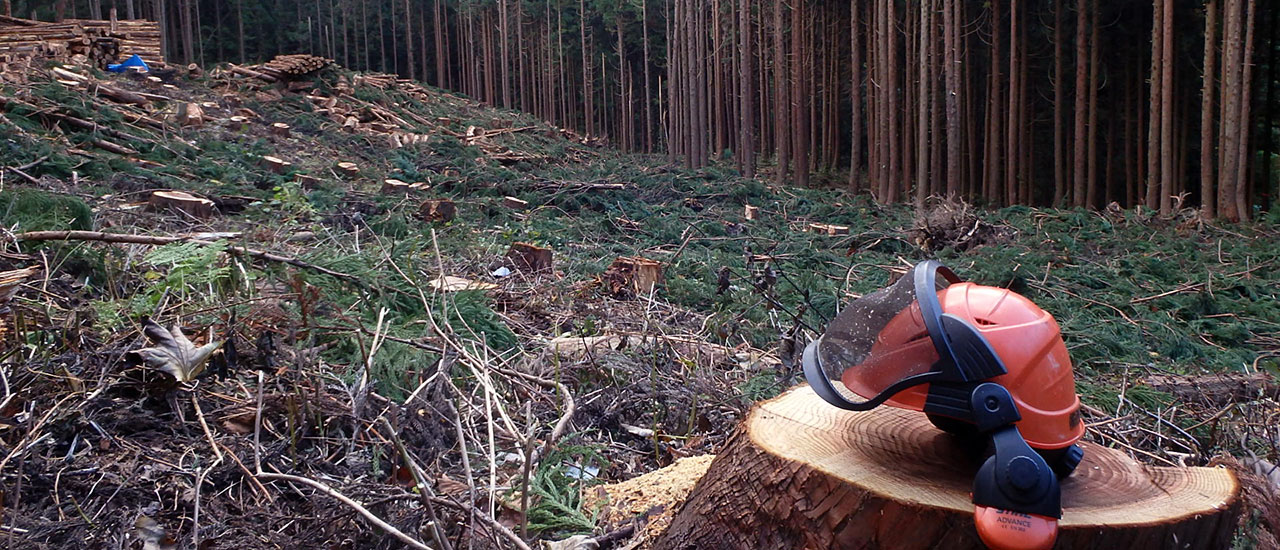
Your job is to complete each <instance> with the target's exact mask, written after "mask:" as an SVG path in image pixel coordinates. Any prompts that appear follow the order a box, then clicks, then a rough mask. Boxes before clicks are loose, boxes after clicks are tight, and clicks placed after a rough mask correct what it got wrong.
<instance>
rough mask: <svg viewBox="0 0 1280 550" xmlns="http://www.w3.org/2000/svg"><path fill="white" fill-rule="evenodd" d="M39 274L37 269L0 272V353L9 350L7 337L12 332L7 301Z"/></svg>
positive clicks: (29, 268) (28, 268) (11, 321)
mask: <svg viewBox="0 0 1280 550" xmlns="http://www.w3.org/2000/svg"><path fill="white" fill-rule="evenodd" d="M39 272H40V268H38V267H27V268H23V269H15V270H12V271H0V352H4V351H7V350H8V349H9V340H10V338H9V335H10V334H12V333H13V332H14V331H13V330H12V329H11V328H10V327H12V326H13V320H12V319H11V315H10V313H12V311H11V310H10V308H9V301H10V300H12V299H13V296H14V295H15V294H17V293H18V289H19V288H21V285H22V283H25V282H26V281H27V279H30V278H31V277H32V276H34V275H35V274H36V273H39Z"/></svg>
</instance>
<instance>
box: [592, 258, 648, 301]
mask: <svg viewBox="0 0 1280 550" xmlns="http://www.w3.org/2000/svg"><path fill="white" fill-rule="evenodd" d="M600 280H601V282H603V283H604V285H605V291H606V292H608V293H609V294H611V295H613V296H614V297H617V298H632V297H635V296H648V295H649V294H650V293H651V292H653V287H654V286H656V285H657V284H658V283H661V282H662V262H659V261H657V260H650V259H648V258H641V257H638V256H637V257H628V256H623V257H621V258H618V259H616V260H614V261H613V265H610V266H609V269H607V270H605V272H604V273H603V274H602V275H600Z"/></svg>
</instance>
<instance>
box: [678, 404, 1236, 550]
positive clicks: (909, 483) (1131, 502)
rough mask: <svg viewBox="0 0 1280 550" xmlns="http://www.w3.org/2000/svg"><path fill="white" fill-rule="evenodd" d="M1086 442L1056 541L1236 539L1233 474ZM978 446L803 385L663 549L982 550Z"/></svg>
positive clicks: (731, 450) (1068, 485) (746, 443)
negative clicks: (841, 402) (973, 496)
mask: <svg viewBox="0 0 1280 550" xmlns="http://www.w3.org/2000/svg"><path fill="white" fill-rule="evenodd" d="M1081 446H1082V447H1083V448H1084V451H1085V454H1084V461H1083V462H1082V463H1081V464H1080V466H1079V467H1078V468H1077V469H1076V471H1075V473H1074V474H1072V476H1071V477H1070V478H1069V479H1067V480H1066V481H1065V482H1064V484H1063V488H1062V493H1063V494H1062V502H1063V518H1062V520H1061V521H1060V523H1059V532H1058V539H1057V545H1056V546H1055V548H1174V547H1177V548H1184V549H1209V548H1225V547H1227V546H1229V541H1230V540H1231V535H1232V533H1233V531H1234V530H1235V527H1236V519H1237V517H1238V515H1239V514H1240V512H1241V499H1240V498H1239V497H1238V490H1239V487H1238V483H1237V481H1236V479H1235V476H1234V475H1233V474H1232V473H1231V472H1230V471H1228V470H1225V469H1222V468H1160V467H1148V466H1141V465H1139V464H1138V463H1136V462H1135V461H1134V460H1133V459H1131V458H1129V456H1128V455H1126V454H1125V453H1124V452H1122V451H1119V450H1115V449H1110V448H1106V447H1102V446H1099V445H1094V444H1092V443H1083V444H1082V445H1081ZM971 452H972V451H971V450H969V449H967V448H966V447H965V446H964V445H963V444H962V443H961V442H960V441H958V440H957V439H956V438H954V437H952V436H948V435H946V434H944V433H942V432H940V431H938V430H937V429H936V428H934V427H933V426H932V425H931V424H930V423H929V421H928V420H927V419H926V417H925V415H923V414H920V413H918V412H912V411H905V410H902V409H897V408H893V407H887V406H885V407H878V408H876V409H873V410H872V411H870V412H862V413H855V412H847V411H842V410H839V409H836V408H835V407H831V406H829V405H827V404H826V403H823V402H822V400H821V399H820V398H818V396H817V395H815V394H814V393H813V390H811V389H809V388H808V387H800V388H796V389H793V390H791V391H789V392H787V393H785V394H783V395H782V396H780V397H777V398H775V399H773V400H770V401H767V402H764V403H761V404H759V405H757V406H756V408H755V409H753V410H752V411H751V413H750V414H749V415H748V417H747V419H746V421H745V422H744V424H743V426H742V428H740V429H739V431H738V432H737V433H736V434H735V435H734V436H733V438H732V439H730V441H729V442H728V443H727V444H726V447H725V449H724V451H722V452H721V453H720V454H719V455H718V456H717V457H716V458H715V460H714V461H713V462H712V463H711V466H710V467H709V468H708V469H707V471H706V473H705V474H704V475H703V476H702V478H701V479H700V480H699V481H698V482H697V484H696V485H695V486H694V488H693V490H692V492H690V494H689V497H688V499H687V500H685V502H684V504H683V505H682V506H680V508H679V511H678V512H677V513H676V515H675V517H674V518H673V519H672V521H671V524H670V527H669V528H668V529H667V530H666V532H665V533H664V534H663V535H661V536H660V537H659V538H658V539H657V541H656V542H655V544H654V546H653V548H654V549H655V550H692V549H701V548H716V549H725V550H733V549H747V548H752V549H754V548H768V549H770V550H788V549H796V550H799V549H802V548H822V549H831V550H845V549H855V548H856V549H895V550H897V549H903V550H912V549H938V548H941V549H952V550H954V549H977V548H982V547H983V546H982V544H981V542H980V541H979V540H978V536H977V532H976V530H975V529H974V523H973V504H971V502H970V491H971V490H972V485H973V477H974V474H975V472H976V470H977V466H978V464H979V461H978V459H979V458H980V457H976V456H975V457H973V458H966V457H969V456H972V455H971V454H970V453H971Z"/></svg>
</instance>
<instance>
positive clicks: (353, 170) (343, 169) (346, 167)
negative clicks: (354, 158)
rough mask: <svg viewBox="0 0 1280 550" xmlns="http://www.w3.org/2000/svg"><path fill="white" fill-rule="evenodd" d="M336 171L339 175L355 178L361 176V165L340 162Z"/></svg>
mask: <svg viewBox="0 0 1280 550" xmlns="http://www.w3.org/2000/svg"><path fill="white" fill-rule="evenodd" d="M334 169H335V170H337V171H338V173H339V174H342V175H344V176H346V177H348V178H354V177H356V176H359V175H360V165H358V164H356V163H354V162H339V163H338V165H337V166H335V167H334Z"/></svg>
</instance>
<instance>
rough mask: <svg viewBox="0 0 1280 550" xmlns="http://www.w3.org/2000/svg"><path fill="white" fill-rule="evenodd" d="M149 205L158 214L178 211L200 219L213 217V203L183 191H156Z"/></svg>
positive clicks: (152, 194)
mask: <svg viewBox="0 0 1280 550" xmlns="http://www.w3.org/2000/svg"><path fill="white" fill-rule="evenodd" d="M147 205H148V206H149V207H150V208H151V210H154V211H156V212H165V211H170V210H176V211H178V212H182V213H184V214H186V215H188V216H191V217H193V218H200V219H205V218H208V217H210V216H213V201H211V200H209V199H205V198H200V197H197V196H195V195H192V194H190V193H184V192H182V191H155V192H153V193H151V199H150V200H148V201H147Z"/></svg>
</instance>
